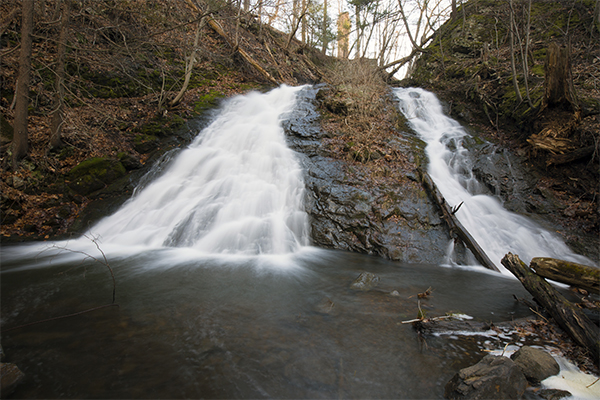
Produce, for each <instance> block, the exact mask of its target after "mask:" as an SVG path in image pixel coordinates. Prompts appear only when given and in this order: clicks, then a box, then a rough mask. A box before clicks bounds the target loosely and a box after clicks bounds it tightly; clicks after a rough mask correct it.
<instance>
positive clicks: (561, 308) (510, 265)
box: [502, 253, 600, 363]
mask: <svg viewBox="0 0 600 400" xmlns="http://www.w3.org/2000/svg"><path fill="white" fill-rule="evenodd" d="M502 265H504V266H505V267H506V269H508V270H509V271H510V272H512V273H513V275H515V276H516V277H517V278H518V279H519V281H521V283H522V284H523V286H524V287H525V289H527V291H528V292H529V293H531V295H533V297H534V298H535V300H536V301H537V302H538V303H539V304H540V305H541V306H542V307H544V308H545V309H546V311H548V313H550V315H551V316H552V318H554V320H555V321H556V323H557V324H558V325H559V326H560V327H561V328H562V329H563V330H564V331H565V332H567V333H568V334H569V336H571V338H573V340H574V341H575V342H576V343H577V344H579V345H581V346H583V347H585V348H586V349H587V350H588V352H589V353H590V356H591V357H593V359H594V360H596V363H597V362H598V359H599V358H600V329H599V328H598V327H597V326H596V325H594V324H593V323H592V322H591V321H590V320H589V319H588V317H587V316H586V315H585V314H583V312H582V311H581V310H579V309H578V308H577V307H576V306H575V305H574V304H573V303H571V302H569V301H568V300H567V299H565V298H564V297H563V296H562V295H561V294H560V293H558V291H557V290H556V289H555V288H553V287H552V285H550V284H549V283H548V282H546V281H545V280H544V278H542V277H540V276H538V275H536V274H535V273H534V272H533V271H532V270H531V269H529V267H527V265H525V263H524V262H523V261H521V260H520V259H519V256H517V255H514V254H512V253H508V254H507V255H505V256H504V258H503V259H502Z"/></svg>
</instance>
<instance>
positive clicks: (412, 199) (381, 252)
mask: <svg viewBox="0 0 600 400" xmlns="http://www.w3.org/2000/svg"><path fill="white" fill-rule="evenodd" d="M321 88H323V86H317V87H315V88H306V89H305V90H303V91H302V92H301V94H300V96H301V97H302V99H301V101H300V102H299V104H298V106H297V107H296V109H295V110H294V111H293V112H292V113H291V115H290V116H289V118H288V119H287V120H286V122H285V123H284V129H285V130H286V133H287V137H288V143H289V145H290V147H291V148H292V149H293V150H295V151H296V152H297V153H298V158H299V159H300V162H301V164H302V167H303V169H304V171H305V183H306V188H307V196H306V210H307V212H308V214H309V215H310V218H311V226H312V238H313V243H314V244H315V245H317V246H320V247H325V248H335V249H341V250H349V251H355V252H360V253H366V254H373V255H378V256H382V257H385V258H388V259H392V260H400V261H407V262H425V263H439V262H443V260H444V259H445V254H446V248H447V245H448V241H449V235H448V233H447V229H446V227H445V225H444V223H443V221H442V220H441V219H440V217H439V215H438V210H437V209H436V207H435V205H434V204H433V203H432V202H431V201H430V200H429V198H428V196H427V193H426V192H425V190H424V189H423V187H422V186H421V184H420V182H419V181H418V177H417V176H418V174H417V173H416V168H417V165H416V162H413V165H414V169H413V170H410V171H407V172H406V173H404V174H403V176H402V178H403V181H402V182H400V181H386V184H380V183H379V182H377V181H375V180H373V179H372V175H370V170H369V169H370V168H374V164H373V161H369V162H359V161H356V160H352V159H349V158H341V157H339V156H338V155H337V154H333V153H332V152H331V151H328V149H327V148H326V147H325V146H324V144H323V142H324V141H325V140H327V139H328V137H327V135H326V133H325V132H323V131H322V130H321V129H320V126H319V124H318V119H319V118H320V116H319V113H318V112H317V111H316V107H315V104H316V102H317V100H316V93H317V91H318V90H320V89H321ZM332 93H333V92H332ZM417 140H418V139H416V138H415V137H414V134H412V133H409V132H402V133H400V132H398V135H397V136H396V137H393V138H390V139H389V141H388V143H387V149H388V152H389V153H394V152H397V153H398V154H404V155H407V157H414V158H418V157H416V156H413V154H414V153H415V152H422V150H421V149H419V148H416V146H415V145H414V141H417ZM420 158H421V159H423V158H424V156H423V155H420ZM390 165H391V168H400V167H394V166H393V164H390ZM385 168H388V167H387V166H386V167H385ZM391 168H390V169H391Z"/></svg>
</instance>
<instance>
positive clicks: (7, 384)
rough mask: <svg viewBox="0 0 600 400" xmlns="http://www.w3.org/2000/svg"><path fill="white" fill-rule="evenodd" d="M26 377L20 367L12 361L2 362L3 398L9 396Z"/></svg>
mask: <svg viewBox="0 0 600 400" xmlns="http://www.w3.org/2000/svg"><path fill="white" fill-rule="evenodd" d="M23 378H25V374H24V373H23V372H21V370H20V369H19V367H17V366H16V365H15V364H11V363H0V393H2V398H3V399H4V398H6V397H7V396H9V395H10V394H11V393H12V392H13V391H14V390H15V388H16V387H17V385H18V384H19V383H21V381H22V380H23Z"/></svg>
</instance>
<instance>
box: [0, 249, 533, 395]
mask: <svg viewBox="0 0 600 400" xmlns="http://www.w3.org/2000/svg"><path fill="white" fill-rule="evenodd" d="M110 263H111V266H112V267H113V269H114V271H115V274H116V277H117V302H118V303H119V308H108V309H103V310H99V311H96V312H94V313H90V314H85V315H82V316H79V317H75V318H70V319H64V320H57V321H53V322H48V323H45V324H43V325H37V326H31V327H27V328H23V329H20V330H16V331H12V332H7V333H4V334H3V337H2V342H3V346H4V347H5V351H6V353H7V354H9V355H10V361H12V362H16V363H18V364H19V366H20V367H21V369H22V370H23V371H24V372H25V373H26V374H27V376H28V380H27V383H26V384H24V385H23V386H21V387H20V388H19V389H18V390H17V392H16V393H15V395H14V397H16V398H33V397H36V398H54V397H98V398H132V397H136V398H139V397H150V398H179V397H191V398H257V397H276V398H309V397H310V398H333V397H344V398H367V397H368V398H391V397H394V398H441V397H442V395H443V386H444V384H445V382H446V381H447V380H448V379H449V378H450V377H451V375H452V374H453V373H454V372H456V371H457V370H458V368H460V367H464V366H467V365H470V364H472V363H473V362H475V361H477V360H478V358H479V357H480V355H479V350H478V349H479V347H478V343H477V341H478V340H480V339H477V338H466V339H461V340H453V339H450V338H447V337H439V338H428V339H427V341H426V342H423V341H420V340H419V338H418V337H417V335H416V334H415V332H414V331H413V329H412V327H411V326H410V325H406V324H401V321H403V320H407V319H411V318H415V317H416V313H417V301H419V300H418V299H417V296H416V294H417V293H419V292H423V291H424V290H425V289H427V288H428V287H429V286H431V287H432V288H433V290H434V291H433V296H431V297H430V298H429V299H422V300H421V306H422V308H424V309H426V311H427V312H428V313H429V315H443V314H445V313H446V312H448V311H460V312H463V313H466V314H469V315H472V316H474V317H476V318H479V319H484V320H494V321H500V320H510V319H511V318H513V317H515V318H516V317H519V316H522V315H526V314H527V310H526V309H525V308H524V307H522V306H520V305H519V304H518V303H516V302H515V301H514V299H513V297H512V295H513V294H516V295H518V296H524V295H525V294H524V292H523V289H522V288H521V287H520V285H519V284H518V283H517V282H516V281H515V280H512V279H507V278H503V277H500V276H498V274H487V273H478V272H476V273H474V272H472V271H464V270H459V269H452V268H443V267H438V266H433V265H405V264H399V263H393V262H388V261H385V260H381V259H378V258H373V257H368V256H362V255H357V254H351V253H344V252H337V251H325V250H316V249H306V251H304V252H300V253H298V254H296V255H294V256H287V258H285V257H281V258H278V259H273V258H271V259H269V258H268V257H246V258H241V257H240V258H237V259H231V258H230V259H228V260H224V259H222V258H197V257H196V258H193V257H186V256H185V254H183V255H180V256H179V257H177V256H176V252H174V251H173V250H165V251H155V252H149V253H141V254H138V255H137V256H132V257H121V258H114V259H111V260H110ZM287 264H289V265H292V266H294V267H293V268H287V269H286V268H281V267H282V266H284V265H287ZM276 265H279V267H277V268H275V266H276ZM18 266H19V263H17V262H12V263H8V264H6V263H5V264H4V265H3V267H2V268H3V272H2V282H1V284H2V325H3V327H6V328H10V327H11V326H16V325H19V324H23V323H27V322H30V321H34V320H38V319H43V318H48V317H49V316H54V315H60V314H68V313H72V312H74V311H78V310H81V309H85V308H88V307H94V306H97V305H99V304H105V303H108V302H110V299H111V293H112V282H111V280H110V275H109V273H108V272H107V271H106V270H105V269H103V268H102V267H101V266H98V265H94V264H93V263H91V262H90V261H89V260H88V261H86V262H84V263H81V262H79V261H77V262H74V261H65V262H59V260H58V259H56V258H55V262H54V264H53V266H51V267H46V268H42V269H24V270H23V269H21V270H19V268H18ZM362 271H369V272H372V273H374V274H376V275H377V276H379V277H380V281H379V284H378V286H377V287H376V288H375V289H374V290H371V291H366V292H361V291H353V290H350V289H349V285H350V283H351V282H352V281H353V280H354V279H355V278H356V277H357V276H358V275H359V274H360V273H361V272H362ZM393 291H397V292H398V296H394V295H391V293H392V292H393Z"/></svg>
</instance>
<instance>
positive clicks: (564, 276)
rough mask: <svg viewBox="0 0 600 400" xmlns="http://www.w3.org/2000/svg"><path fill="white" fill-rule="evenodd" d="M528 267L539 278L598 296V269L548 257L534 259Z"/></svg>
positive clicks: (599, 290) (599, 272) (599, 274)
mask: <svg viewBox="0 0 600 400" xmlns="http://www.w3.org/2000/svg"><path fill="white" fill-rule="evenodd" d="M529 266H530V267H531V268H532V269H533V270H534V271H535V273H536V274H538V275H539V276H541V277H543V278H546V279H552V280H553V281H557V282H561V283H566V284H567V285H571V286H575V287H578V288H581V289H585V290H587V291H588V292H592V293H596V294H600V269H598V268H594V267H588V266H587V265H583V264H577V263H574V262H570V261H564V260H557V259H555V258H549V257H536V258H533V259H532V260H531V263H530V264H529Z"/></svg>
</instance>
